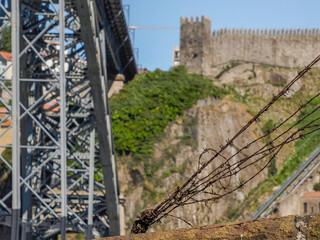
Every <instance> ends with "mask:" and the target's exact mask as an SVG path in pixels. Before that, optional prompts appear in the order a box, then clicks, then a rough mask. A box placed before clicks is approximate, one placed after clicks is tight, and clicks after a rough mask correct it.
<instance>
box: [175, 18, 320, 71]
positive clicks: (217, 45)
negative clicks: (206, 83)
mask: <svg viewBox="0 0 320 240" xmlns="http://www.w3.org/2000/svg"><path fill="white" fill-rule="evenodd" d="M210 28H211V21H210V19H208V18H207V17H202V20H201V21H193V19H192V18H191V19H190V20H189V19H188V18H186V19H185V18H181V33H180V34H181V35H180V62H181V64H182V65H185V66H187V68H188V70H189V71H190V72H195V73H202V74H204V75H210V69H211V67H212V66H215V65H219V64H223V63H228V62H232V61H246V62H256V63H263V64H268V65H276V66H283V67H303V66H305V65H307V64H308V63H309V62H310V61H311V60H313V59H314V58H315V57H316V56H317V55H319V54H320V33H319V29H295V30H292V29H290V30H285V29H281V30H279V29H278V30H277V29H254V30H252V29H220V30H218V31H213V32H212V33H211V30H210Z"/></svg>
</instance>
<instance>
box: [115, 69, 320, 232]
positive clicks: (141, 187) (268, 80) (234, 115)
mask: <svg viewBox="0 0 320 240" xmlns="http://www.w3.org/2000/svg"><path fill="white" fill-rule="evenodd" d="M214 70H215V71H216V74H215V75H216V76H218V78H215V79H214V80H213V81H214V82H215V84H218V85H220V86H224V87H226V88H229V89H230V91H231V94H230V95H229V96H227V97H225V98H223V99H220V100H218V99H214V98H207V99H203V100H200V101H198V103H197V104H196V105H195V106H193V107H192V108H191V109H190V110H188V111H187V112H185V113H184V114H183V115H182V116H180V117H178V118H177V119H176V121H175V122H172V123H171V124H170V125H169V126H167V128H166V130H165V132H164V134H163V136H161V137H159V141H158V142H157V144H155V146H154V156H153V157H152V159H149V164H150V166H154V167H155V169H157V170H156V171H155V173H154V174H153V175H152V176H148V173H146V172H145V170H144V168H143V167H142V166H141V165H133V164H131V161H130V160H131V159H130V156H120V157H118V164H119V166H118V170H119V184H120V191H121V193H122V195H123V197H124V198H125V199H126V202H125V214H126V223H127V227H128V229H129V228H130V224H131V222H132V220H133V219H134V218H135V217H136V215H137V214H138V213H139V212H140V211H141V210H142V209H144V208H150V207H153V206H154V205H155V204H156V203H158V202H160V201H161V200H162V199H163V198H164V197H165V196H168V194H169V193H171V192H172V191H173V190H174V189H175V188H176V187H177V186H178V185H180V184H181V183H183V182H184V181H185V180H186V179H187V178H188V177H189V176H191V175H192V173H194V171H195V170H196V169H197V165H198V159H199V154H200V153H201V152H202V151H203V149H205V148H214V149H219V146H220V145H221V144H224V143H225V141H226V140H227V139H230V138H231V137H232V136H234V135H235V134H236V133H237V132H238V131H239V130H240V129H241V128H242V126H244V125H245V124H246V123H247V122H248V121H249V120H250V119H251V118H252V116H253V114H254V113H256V112H257V111H258V110H259V109H260V108H261V107H263V106H264V105H265V103H266V102H267V101H268V100H270V99H271V98H272V97H273V96H274V95H275V94H276V93H278V92H279V91H280V90H281V89H282V87H283V86H284V85H285V84H286V83H287V82H288V81H290V80H291V79H292V78H293V77H294V76H295V74H296V70H295V69H285V68H272V67H266V66H261V65H256V64H240V65H229V66H228V65H225V66H221V67H219V68H216V69H214ZM319 76H320V74H319V71H318V70H314V71H313V72H312V73H311V76H309V77H307V78H305V79H304V80H303V81H302V82H299V83H298V84H296V85H295V86H294V87H293V89H292V90H291V91H290V92H289V93H288V94H287V95H286V97H287V99H284V100H282V101H281V102H280V103H279V104H278V105H275V106H274V107H273V108H272V109H271V111H270V112H268V113H266V114H265V115H264V117H263V118H262V120H261V121H260V122H257V123H256V124H254V125H253V126H252V127H251V128H250V129H248V131H246V132H245V134H243V135H241V136H240V137H239V138H238V139H237V140H236V141H235V142H234V144H233V146H232V147H231V148H230V149H228V152H227V153H226V154H228V155H231V154H233V153H235V152H236V151H237V149H239V148H240V147H242V146H243V144H245V143H248V142H251V141H253V140H254V139H256V138H257V137H258V136H260V135H261V134H262V130H261V129H262V127H263V125H264V123H265V122H264V121H267V120H269V119H272V120H273V121H275V122H277V121H280V120H281V119H283V118H285V117H286V116H288V114H290V112H291V110H292V109H294V108H295V107H296V106H297V105H298V102H299V101H300V100H299V99H296V98H297V94H296V93H297V92H299V96H301V97H306V96H308V94H310V93H312V92H314V91H316V89H314V88H312V87H310V84H314V83H315V82H316V80H317V79H318V78H319ZM258 147H259V145H258V144H256V145H255V146H253V148H252V149H251V150H250V151H254V150H255V149H257V148H258ZM292 153H294V147H293V144H289V145H287V146H286V147H285V148H284V149H283V151H282V152H281V153H280V155H279V156H278V158H277V162H276V167H277V169H281V167H282V164H283V162H284V161H285V160H286V159H287V158H288V157H289V156H290V154H292ZM265 162H266V160H263V161H261V162H260V163H259V164H257V165H255V166H253V167H251V168H248V169H246V170H244V171H243V172H242V173H241V174H240V173H239V174H238V175H236V176H235V178H233V179H232V181H233V184H236V183H237V182H241V181H242V179H243V178H245V177H246V175H250V174H252V172H253V171H256V170H257V168H261V167H262V166H263V164H264V163H265ZM213 167H215V165H214V164H213V165H212V168H213ZM267 176H268V170H267V168H266V169H265V170H264V171H263V172H262V173H261V174H260V175H258V176H257V177H255V178H254V179H253V180H252V181H251V182H249V183H248V184H247V185H246V186H245V187H244V188H243V189H240V190H238V191H236V192H234V193H232V194H230V195H228V196H226V197H224V198H223V199H221V200H220V201H217V202H209V203H208V204H206V205H205V204H194V205H189V206H187V207H181V208H178V209H177V210H175V212H173V213H172V215H174V216H176V217H179V218H183V219H184V220H186V221H188V222H190V223H191V224H192V225H193V226H202V225H208V224H213V223H217V222H220V221H226V220H227V219H228V215H229V214H230V211H231V210H233V209H235V208H236V207H237V206H239V204H240V203H242V202H243V201H244V200H245V198H246V196H247V195H248V193H249V191H250V189H252V188H254V187H256V186H257V185H258V183H259V182H260V181H262V180H264V179H266V178H267ZM271 191H272V189H271ZM269 195H270V193H269ZM267 197H268V194H267V195H266V194H264V195H262V196H261V199H258V202H259V201H260V202H263V201H264V200H265V199H267ZM249 206H250V203H249ZM250 211H252V209H251V210H250V209H247V210H243V209H242V212H241V214H239V215H240V217H239V219H247V218H248V217H249V216H250V215H251V214H252V213H251V212H250ZM187 226H188V225H187V224H186V223H185V222H183V221H180V220H178V219H177V218H174V217H167V218H166V219H164V220H163V223H162V224H160V225H157V226H155V228H156V229H157V228H160V229H162V230H164V229H166V230H168V229H177V228H182V227H187Z"/></svg>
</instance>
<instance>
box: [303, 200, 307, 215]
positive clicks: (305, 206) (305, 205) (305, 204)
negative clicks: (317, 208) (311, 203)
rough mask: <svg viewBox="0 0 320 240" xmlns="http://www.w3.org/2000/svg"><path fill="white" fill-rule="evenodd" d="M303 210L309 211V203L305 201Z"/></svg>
mask: <svg viewBox="0 0 320 240" xmlns="http://www.w3.org/2000/svg"><path fill="white" fill-rule="evenodd" d="M303 212H304V213H307V212H308V203H306V202H305V203H303Z"/></svg>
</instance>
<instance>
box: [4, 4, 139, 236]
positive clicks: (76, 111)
mask: <svg viewBox="0 0 320 240" xmlns="http://www.w3.org/2000/svg"><path fill="white" fill-rule="evenodd" d="M6 28H9V29H11V31H12V63H10V62H9V64H8V65H7V66H6V67H5V68H4V69H2V71H0V88H1V90H2V93H4V92H6V93H7V94H8V95H10V96H11V100H9V101H8V100H6V99H4V98H1V97H0V102H1V105H2V106H4V108H3V109H4V110H2V112H0V114H2V115H3V116H4V117H2V118H1V119H0V127H1V125H2V124H3V123H5V122H8V121H10V120H11V121H12V125H11V126H9V127H7V128H0V145H1V146H0V147H1V148H5V149H6V150H5V154H2V156H0V163H1V164H0V167H1V168H2V169H5V170H1V171H2V172H4V173H5V174H6V175H7V176H11V179H12V182H11V184H9V186H8V187H6V188H5V187H3V189H2V192H1V196H0V224H4V225H7V226H9V227H11V239H12V240H16V239H26V240H29V239H51V238H54V237H56V236H57V235H59V234H60V236H61V239H66V233H67V232H77V233H84V234H86V235H87V238H88V239H92V238H96V237H103V236H109V235H119V233H120V232H119V231H120V229H119V228H120V227H119V191H118V182H117V171H116V162H115V161H116V160H115V155H114V147H113V140H112V128H111V119H110V116H109V107H108V98H107V94H108V88H109V86H110V82H112V80H113V79H114V77H115V75H116V74H118V73H122V74H124V75H125V77H126V80H127V81H128V80H131V79H132V78H133V76H134V75H135V73H136V64H135V60H134V56H133V50H132V46H131V42H130V38H129V34H128V29H127V25H126V21H125V17H124V13H123V9H122V4H121V0H59V1H58V0H11V1H10V0H0V32H2V31H3V30H4V29H6ZM11 71H12V77H10V74H8V73H9V72H11ZM2 95H3V94H2ZM10 131H12V144H3V141H1V139H3V137H4V136H5V135H6V134H8V133H9V132H10ZM11 152H12V155H10V153H11ZM9 179H10V177H9Z"/></svg>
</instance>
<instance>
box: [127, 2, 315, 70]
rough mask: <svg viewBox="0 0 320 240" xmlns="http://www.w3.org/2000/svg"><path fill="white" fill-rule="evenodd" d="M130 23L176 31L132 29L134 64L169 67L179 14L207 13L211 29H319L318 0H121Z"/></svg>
mask: <svg viewBox="0 0 320 240" xmlns="http://www.w3.org/2000/svg"><path fill="white" fill-rule="evenodd" d="M123 4H124V5H129V6H130V19H129V25H130V26H133V25H134V26H137V25H138V26H146V27H148V26H170V27H177V28H178V30H159V29H158V30H144V29H138V30H135V42H134V47H135V48H138V49H139V59H138V64H139V65H140V66H142V67H146V68H148V69H149V70H154V69H156V68H160V69H162V70H169V68H170V67H171V65H172V52H173V47H174V46H175V45H179V28H180V17H191V16H194V17H196V16H202V15H205V16H208V17H209V18H210V19H211V21H212V29H220V28H225V27H227V28H234V27H235V28H241V27H243V28H280V29H281V28H314V27H316V28H319V27H320V18H319V10H320V1H319V0H123Z"/></svg>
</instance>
